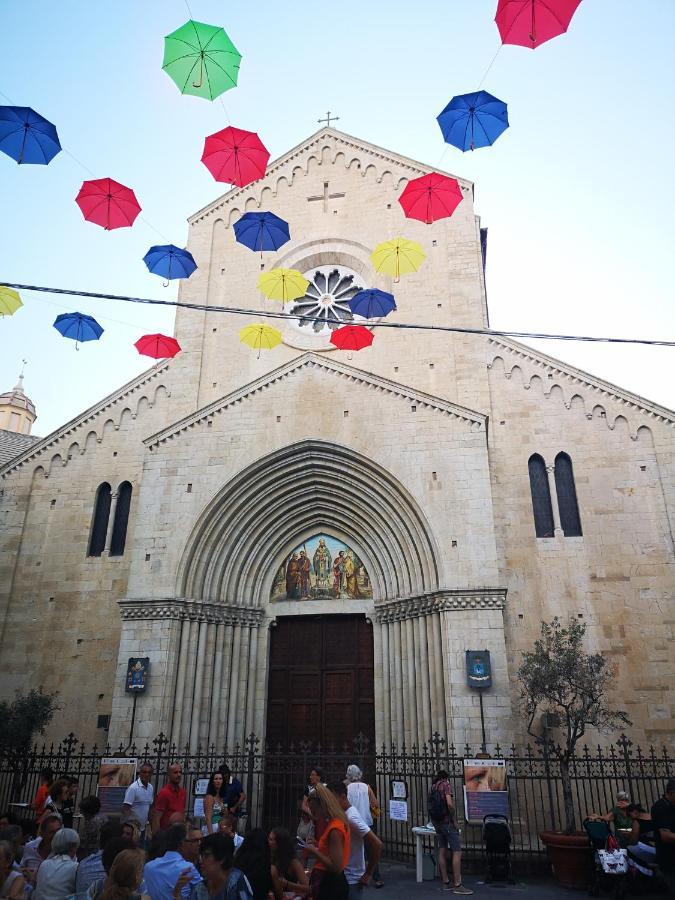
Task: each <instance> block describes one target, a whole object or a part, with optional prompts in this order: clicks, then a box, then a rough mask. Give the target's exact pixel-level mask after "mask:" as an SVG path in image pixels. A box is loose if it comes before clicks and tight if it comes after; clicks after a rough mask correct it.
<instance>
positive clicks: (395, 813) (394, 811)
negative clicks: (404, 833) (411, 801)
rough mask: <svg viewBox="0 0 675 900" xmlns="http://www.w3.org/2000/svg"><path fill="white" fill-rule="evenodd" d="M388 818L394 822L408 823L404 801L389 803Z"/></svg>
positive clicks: (406, 806) (406, 807) (391, 801)
mask: <svg viewBox="0 0 675 900" xmlns="http://www.w3.org/2000/svg"><path fill="white" fill-rule="evenodd" d="M389 818H390V819H393V821H394V822H407V821H408V804H407V803H406V801H405V800H390V801H389Z"/></svg>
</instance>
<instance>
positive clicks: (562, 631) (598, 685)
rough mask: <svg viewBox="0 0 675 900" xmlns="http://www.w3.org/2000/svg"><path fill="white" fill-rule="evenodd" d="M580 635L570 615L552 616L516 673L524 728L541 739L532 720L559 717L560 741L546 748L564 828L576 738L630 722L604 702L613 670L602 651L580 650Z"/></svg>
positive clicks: (569, 815) (570, 821) (581, 628)
mask: <svg viewBox="0 0 675 900" xmlns="http://www.w3.org/2000/svg"><path fill="white" fill-rule="evenodd" d="M585 635H586V625H585V624H582V623H580V622H578V621H577V620H575V619H571V620H570V623H569V625H568V626H567V627H564V626H563V624H562V622H561V621H560V619H558V618H557V617H556V618H554V619H553V621H552V622H550V623H547V622H542V623H541V636H540V637H539V638H538V640H536V641H535V644H534V650H532V651H529V652H525V653H523V657H522V662H521V665H520V668H519V669H518V672H517V676H518V680H519V682H520V696H521V698H522V700H523V702H524V706H525V710H526V712H527V716H528V725H527V730H528V733H529V734H531V735H532V736H533V737H536V738H537V739H540V737H541V735H540V734H539V733H538V732H537V731H536V730H535V728H534V725H535V719H536V718H537V716H538V715H542V714H546V715H547V716H549V717H550V718H551V719H552V720H553V721H556V722H558V723H559V727H560V731H561V732H562V736H563V742H562V745H556V744H554V743H553V742H550V743H549V745H548V749H549V751H550V752H551V753H552V754H553V755H554V756H555V757H557V759H558V760H559V763H560V772H561V777H562V787H563V795H564V799H565V814H566V819H567V827H566V829H565V830H566V831H567V832H568V833H571V832H572V831H574V828H575V821H574V806H573V802H572V785H571V780H570V775H569V762H570V759H571V758H572V756H573V755H574V750H575V748H576V745H577V742H578V741H579V739H580V738H582V737H583V736H584V734H585V733H586V728H588V727H593V728H597V729H598V731H601V732H609V731H613V730H614V729H616V728H619V727H621V726H622V725H630V724H632V723H631V721H630V719H629V718H628V715H627V713H626V712H624V711H623V710H617V709H612V708H611V707H610V706H609V705H608V703H607V691H608V689H609V687H610V685H611V683H612V680H613V678H614V673H613V672H612V669H611V667H610V665H609V662H608V661H607V659H605V657H604V656H603V655H602V653H587V652H586V651H585V650H584V646H583V644H584V637H585Z"/></svg>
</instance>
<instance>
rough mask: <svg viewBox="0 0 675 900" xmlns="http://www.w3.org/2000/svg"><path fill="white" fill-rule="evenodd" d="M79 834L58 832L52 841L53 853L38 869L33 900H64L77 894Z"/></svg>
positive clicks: (72, 831)
mask: <svg viewBox="0 0 675 900" xmlns="http://www.w3.org/2000/svg"><path fill="white" fill-rule="evenodd" d="M79 846H80V838H79V835H78V833H77V832H76V831H75V830H74V829H72V828H62V829H61V830H60V831H57V832H56V834H55V835H54V839H53V840H52V852H51V853H50V855H49V856H48V857H47V859H46V860H45V861H44V862H43V863H42V865H41V866H40V868H39V869H38V874H37V882H36V885H35V893H34V894H33V900H63V897H68V896H70V894H74V893H75V876H76V875H77V860H76V859H75V856H76V854H77V848H78V847H79Z"/></svg>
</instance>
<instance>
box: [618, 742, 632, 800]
mask: <svg viewBox="0 0 675 900" xmlns="http://www.w3.org/2000/svg"><path fill="white" fill-rule="evenodd" d="M616 745H617V747H620V748H621V753H622V754H623V763H624V766H625V767H626V780H627V781H628V788H627V790H628V796H629V797H630V798H631V799H633V795H634V790H633V778H632V775H631V765H630V763H631V752H630V750H629V749H628V748H629V747H632V746H633V742H632V741H631V740H629V739H628V738H627V737H626V735H625V734H621V735H619V738H618V740H617V742H616Z"/></svg>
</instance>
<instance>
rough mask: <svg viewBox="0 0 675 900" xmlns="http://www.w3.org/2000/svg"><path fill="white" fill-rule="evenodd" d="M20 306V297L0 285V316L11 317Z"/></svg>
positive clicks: (21, 304)
mask: <svg viewBox="0 0 675 900" xmlns="http://www.w3.org/2000/svg"><path fill="white" fill-rule="evenodd" d="M22 306H23V303H22V302H21V297H20V296H19V294H18V293H17V292H16V291H13V290H12V288H8V287H2V285H0V316H13V315H14V313H15V312H16V311H17V309H21V307H22Z"/></svg>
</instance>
